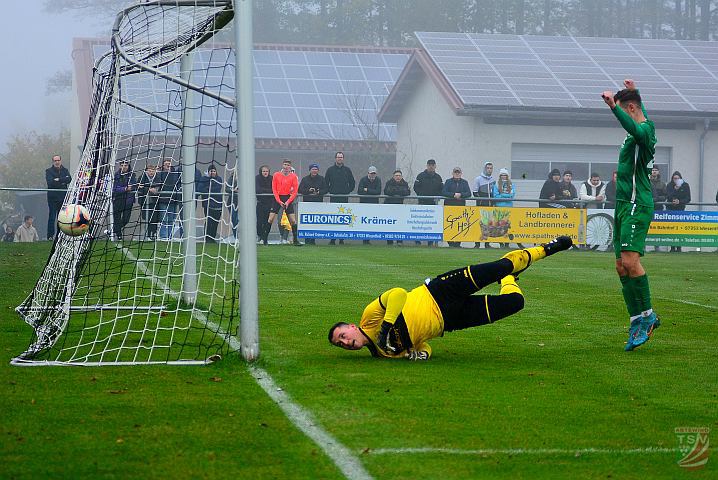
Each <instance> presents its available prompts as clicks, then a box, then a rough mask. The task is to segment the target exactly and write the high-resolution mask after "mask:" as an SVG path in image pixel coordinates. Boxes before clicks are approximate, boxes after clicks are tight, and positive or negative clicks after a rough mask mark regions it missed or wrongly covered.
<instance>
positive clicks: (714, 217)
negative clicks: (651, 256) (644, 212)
mask: <svg viewBox="0 0 718 480" xmlns="http://www.w3.org/2000/svg"><path fill="white" fill-rule="evenodd" d="M646 245H672V246H686V247H718V212H677V211H664V212H654V213H653V221H652V222H651V227H650V228H649V229H648V237H646Z"/></svg>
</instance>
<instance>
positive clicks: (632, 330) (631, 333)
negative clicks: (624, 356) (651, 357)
mask: <svg viewBox="0 0 718 480" xmlns="http://www.w3.org/2000/svg"><path fill="white" fill-rule="evenodd" d="M640 330H641V317H638V318H636V319H635V320H631V326H630V327H629V328H628V341H627V342H626V351H627V352H630V351H631V350H633V349H634V348H636V345H635V344H634V343H633V342H634V341H635V340H636V337H637V336H638V332H639V331H640Z"/></svg>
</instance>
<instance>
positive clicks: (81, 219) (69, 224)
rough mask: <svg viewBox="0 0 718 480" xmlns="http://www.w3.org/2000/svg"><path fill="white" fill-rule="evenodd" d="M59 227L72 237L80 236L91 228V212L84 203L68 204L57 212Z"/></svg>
mask: <svg viewBox="0 0 718 480" xmlns="http://www.w3.org/2000/svg"><path fill="white" fill-rule="evenodd" d="M57 228H59V229H60V230H61V231H62V232H63V233H65V234H66V235H69V236H71V237H77V236H80V235H82V234H83V233H85V232H86V231H87V229H88V228H90V212H89V211H88V210H87V209H86V208H85V207H83V206H82V205H73V204H70V205H66V206H64V207H62V209H61V210H60V213H58V214H57Z"/></svg>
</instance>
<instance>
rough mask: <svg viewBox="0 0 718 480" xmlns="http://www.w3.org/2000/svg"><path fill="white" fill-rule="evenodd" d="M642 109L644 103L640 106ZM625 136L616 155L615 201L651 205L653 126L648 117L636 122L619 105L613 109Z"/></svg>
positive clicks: (654, 136) (653, 149)
mask: <svg viewBox="0 0 718 480" xmlns="http://www.w3.org/2000/svg"><path fill="white" fill-rule="evenodd" d="M641 108H642V109H643V106H641ZM613 114H614V115H615V116H616V118H617V119H618V121H619V122H621V126H622V127H623V128H624V130H626V132H628V133H627V135H626V138H625V140H623V145H621V151H620V153H619V154H618V168H617V169H616V170H617V171H618V175H617V176H616V201H619V202H620V201H624V202H631V203H635V204H638V205H644V206H646V207H651V208H653V194H652V193H651V180H650V177H651V168H653V156H654V155H655V153H656V141H657V140H656V127H655V126H654V125H653V122H652V121H650V120H648V116H647V115H646V110H645V109H643V114H644V115H645V116H646V121H645V122H641V123H636V122H635V121H634V120H633V119H632V118H631V117H630V116H629V115H628V114H627V113H626V112H624V111H623V109H622V108H621V107H619V106H618V105H616V107H615V108H613Z"/></svg>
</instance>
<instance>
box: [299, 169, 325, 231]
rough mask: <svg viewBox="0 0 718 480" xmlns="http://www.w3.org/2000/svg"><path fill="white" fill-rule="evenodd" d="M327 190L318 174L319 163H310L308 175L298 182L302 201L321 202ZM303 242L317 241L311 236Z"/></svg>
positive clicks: (322, 178)
mask: <svg viewBox="0 0 718 480" xmlns="http://www.w3.org/2000/svg"><path fill="white" fill-rule="evenodd" d="M328 191H329V189H328V188H327V182H326V180H324V177H323V176H321V175H319V164H318V163H312V164H311V165H309V175H307V176H306V177H303V178H302V181H301V182H299V194H300V195H301V196H302V201H303V202H314V203H321V202H323V201H324V195H326V194H327V192H328ZM304 243H305V244H307V245H316V243H317V242H316V240H315V239H313V238H307V239H306V240H305V241H304Z"/></svg>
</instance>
